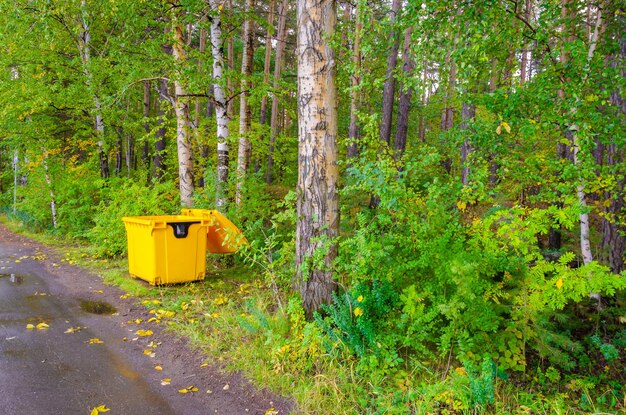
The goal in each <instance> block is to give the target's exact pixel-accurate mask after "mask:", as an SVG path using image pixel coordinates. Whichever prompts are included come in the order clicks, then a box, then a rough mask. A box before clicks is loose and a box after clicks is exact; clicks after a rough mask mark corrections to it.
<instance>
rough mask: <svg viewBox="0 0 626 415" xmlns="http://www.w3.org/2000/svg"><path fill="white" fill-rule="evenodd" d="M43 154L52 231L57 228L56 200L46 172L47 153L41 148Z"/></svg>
mask: <svg viewBox="0 0 626 415" xmlns="http://www.w3.org/2000/svg"><path fill="white" fill-rule="evenodd" d="M41 151H42V152H43V160H42V164H43V170H44V175H45V178H46V184H47V185H48V190H49V191H50V214H51V215H52V226H53V227H54V229H56V228H57V205H56V198H55V196H54V189H53V188H52V180H51V179H50V172H49V171H48V152H47V151H46V149H45V148H43V147H42V148H41Z"/></svg>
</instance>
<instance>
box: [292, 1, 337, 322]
mask: <svg viewBox="0 0 626 415" xmlns="http://www.w3.org/2000/svg"><path fill="white" fill-rule="evenodd" d="M336 7H337V6H336V2H335V0H321V1H320V0H298V1H297V20H298V24H297V27H298V44H297V56H298V143H299V144H298V185H297V222H296V261H295V263H296V275H295V278H294V285H295V287H296V288H297V289H298V290H299V292H300V295H301V297H302V303H303V307H304V309H305V311H306V314H307V316H308V317H309V318H310V317H311V316H312V314H313V312H314V311H315V310H317V309H318V308H319V307H320V305H321V304H323V303H328V302H330V301H331V294H332V292H333V291H334V290H335V287H336V283H335V282H334V280H333V272H332V266H333V261H334V259H335V257H336V255H337V241H336V240H335V239H336V237H337V235H338V231H339V195H338V188H337V180H338V177H339V172H338V169H337V90H336V85H335V77H336V64H335V54H334V51H333V49H332V48H331V46H330V45H329V43H328V42H329V39H330V38H332V36H333V33H334V30H335V24H336V13H337V11H336Z"/></svg>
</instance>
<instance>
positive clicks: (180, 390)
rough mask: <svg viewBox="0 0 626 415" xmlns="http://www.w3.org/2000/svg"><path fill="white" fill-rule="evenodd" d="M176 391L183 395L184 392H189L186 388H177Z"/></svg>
mask: <svg viewBox="0 0 626 415" xmlns="http://www.w3.org/2000/svg"><path fill="white" fill-rule="evenodd" d="M178 393H182V394H183V395H184V394H186V393H189V391H188V390H187V389H179V390H178Z"/></svg>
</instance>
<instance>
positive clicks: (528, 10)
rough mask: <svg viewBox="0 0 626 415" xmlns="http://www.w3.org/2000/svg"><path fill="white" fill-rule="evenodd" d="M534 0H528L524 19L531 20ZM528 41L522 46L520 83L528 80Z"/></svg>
mask: <svg viewBox="0 0 626 415" xmlns="http://www.w3.org/2000/svg"><path fill="white" fill-rule="evenodd" d="M532 7H533V2H532V0H526V6H525V8H524V19H526V21H527V22H530V17H531V13H532ZM529 53H530V52H529V50H528V41H527V40H524V47H523V48H522V62H521V64H520V75H519V83H520V85H523V84H524V83H525V82H526V80H527V77H528V75H527V68H528V58H529V57H528V54H529Z"/></svg>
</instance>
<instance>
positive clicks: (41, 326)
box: [37, 323, 50, 330]
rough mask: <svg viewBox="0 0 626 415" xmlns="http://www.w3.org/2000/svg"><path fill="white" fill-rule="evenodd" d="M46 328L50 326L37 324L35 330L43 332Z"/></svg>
mask: <svg viewBox="0 0 626 415" xmlns="http://www.w3.org/2000/svg"><path fill="white" fill-rule="evenodd" d="M48 328H50V326H49V325H47V324H46V323H39V324H37V330H45V329H48Z"/></svg>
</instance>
